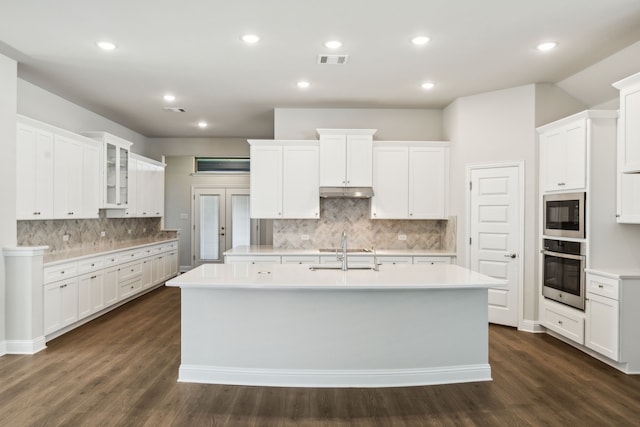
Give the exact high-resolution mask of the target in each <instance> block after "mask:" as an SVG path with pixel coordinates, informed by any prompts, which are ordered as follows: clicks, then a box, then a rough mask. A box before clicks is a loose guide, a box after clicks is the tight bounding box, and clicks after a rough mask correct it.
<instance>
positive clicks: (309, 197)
mask: <svg viewBox="0 0 640 427" xmlns="http://www.w3.org/2000/svg"><path fill="white" fill-rule="evenodd" d="M249 143H250V144H251V181H250V197H251V201H250V209H251V218H275V219H282V218H319V216H320V196H319V186H318V143H317V141H268V140H250V141H249Z"/></svg>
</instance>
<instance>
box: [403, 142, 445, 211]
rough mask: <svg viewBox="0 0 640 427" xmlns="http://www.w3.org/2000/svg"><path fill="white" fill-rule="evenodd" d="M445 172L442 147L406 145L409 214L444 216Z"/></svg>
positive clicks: (443, 149)
mask: <svg viewBox="0 0 640 427" xmlns="http://www.w3.org/2000/svg"><path fill="white" fill-rule="evenodd" d="M448 174H449V168H448V155H447V149H446V148H444V147H410V148H409V218H411V219H446V218H447V213H448V209H447V207H448V202H447V195H448V193H449V192H448V185H447V183H448V178H449V177H448Z"/></svg>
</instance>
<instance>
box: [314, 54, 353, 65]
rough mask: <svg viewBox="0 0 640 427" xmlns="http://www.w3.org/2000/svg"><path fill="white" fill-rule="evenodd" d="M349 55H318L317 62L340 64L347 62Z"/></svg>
mask: <svg viewBox="0 0 640 427" xmlns="http://www.w3.org/2000/svg"><path fill="white" fill-rule="evenodd" d="M347 59H349V55H322V54H320V55H318V64H329V65H342V64H346V63H347Z"/></svg>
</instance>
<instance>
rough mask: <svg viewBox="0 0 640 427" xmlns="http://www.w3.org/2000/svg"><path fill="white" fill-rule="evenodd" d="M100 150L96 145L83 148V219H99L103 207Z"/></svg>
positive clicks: (91, 144) (89, 144) (86, 144)
mask: <svg viewBox="0 0 640 427" xmlns="http://www.w3.org/2000/svg"><path fill="white" fill-rule="evenodd" d="M100 149H101V147H100V146H99V145H98V144H95V143H89V142H85V143H84V144H83V146H82V217H83V218H98V217H99V215H100V206H101V195H102V194H101V192H100V190H101V185H102V182H101V179H100Z"/></svg>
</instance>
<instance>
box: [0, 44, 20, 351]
mask: <svg viewBox="0 0 640 427" xmlns="http://www.w3.org/2000/svg"><path fill="white" fill-rule="evenodd" d="M17 72H18V64H17V63H16V61H14V60H12V59H9V58H7V57H5V56H3V55H0V94H2V95H1V96H0V152H2V155H1V156H0V182H1V183H2V185H0V200H2V203H0V248H4V247H10V246H15V245H16V244H17V243H16V104H17V85H16V81H17ZM5 301H6V283H5V265H4V257H0V355H3V354H5V352H6V321H5V317H6V307H5Z"/></svg>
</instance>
